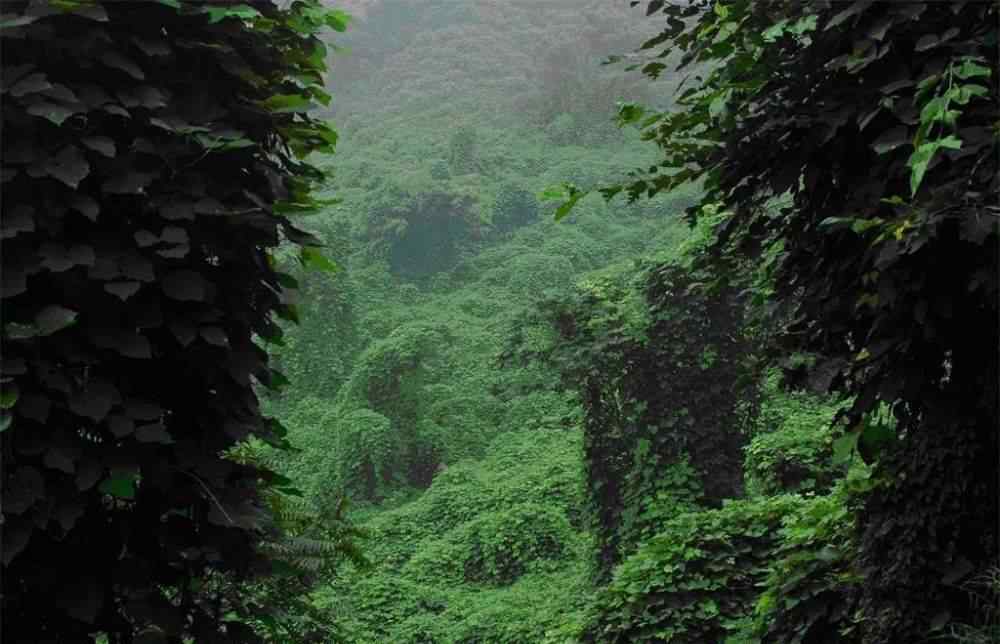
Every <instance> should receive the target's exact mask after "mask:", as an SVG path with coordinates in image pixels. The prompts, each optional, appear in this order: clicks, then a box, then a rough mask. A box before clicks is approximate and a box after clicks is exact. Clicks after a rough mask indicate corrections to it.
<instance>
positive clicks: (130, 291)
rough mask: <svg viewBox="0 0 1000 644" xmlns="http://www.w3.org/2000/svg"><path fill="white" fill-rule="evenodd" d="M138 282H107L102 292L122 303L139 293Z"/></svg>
mask: <svg viewBox="0 0 1000 644" xmlns="http://www.w3.org/2000/svg"><path fill="white" fill-rule="evenodd" d="M140 286H141V284H140V283H139V282H132V281H129V282H108V283H107V284H105V285H104V290H105V291H107V292H108V293H111V294H112V295H114V296H116V297H117V298H118V299H120V300H121V301H122V302H124V301H125V300H127V299H128V298H130V297H132V296H133V295H135V294H136V293H138V292H139V287H140Z"/></svg>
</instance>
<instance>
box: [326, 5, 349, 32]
mask: <svg viewBox="0 0 1000 644" xmlns="http://www.w3.org/2000/svg"><path fill="white" fill-rule="evenodd" d="M324 17H325V22H326V26H327V27H329V28H331V29H333V30H334V31H340V32H343V31H347V25H348V23H350V21H351V16H350V14H347V13H345V12H343V11H341V10H339V9H330V10H328V11H326V12H324Z"/></svg>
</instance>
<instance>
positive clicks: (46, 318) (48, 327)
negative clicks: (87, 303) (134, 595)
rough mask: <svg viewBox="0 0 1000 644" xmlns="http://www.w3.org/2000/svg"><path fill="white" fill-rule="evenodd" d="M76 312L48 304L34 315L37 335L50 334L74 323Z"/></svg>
mask: <svg viewBox="0 0 1000 644" xmlns="http://www.w3.org/2000/svg"><path fill="white" fill-rule="evenodd" d="M76 318H77V313H76V311H71V310H70V309H67V308H65V307H62V306H58V305H55V304H53V305H50V306H47V307H45V308H44V309H42V310H41V311H39V313H38V314H37V315H36V316H35V327H36V328H37V329H38V335H42V336H46V335H52V334H53V333H56V332H57V331H61V330H62V329H65V328H67V327H69V326H72V325H73V324H75V323H76Z"/></svg>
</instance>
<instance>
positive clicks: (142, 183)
mask: <svg viewBox="0 0 1000 644" xmlns="http://www.w3.org/2000/svg"><path fill="white" fill-rule="evenodd" d="M157 176H158V175H157V174H156V173H144V172H139V171H137V170H132V169H129V170H125V171H122V172H120V173H118V174H117V175H116V176H114V177H113V178H111V179H108V180H107V181H105V182H104V183H103V184H101V190H102V191H104V192H107V193H111V194H122V195H136V194H143V193H144V192H145V191H146V187H147V186H149V184H151V183H152V182H153V179H155V178H156V177H157Z"/></svg>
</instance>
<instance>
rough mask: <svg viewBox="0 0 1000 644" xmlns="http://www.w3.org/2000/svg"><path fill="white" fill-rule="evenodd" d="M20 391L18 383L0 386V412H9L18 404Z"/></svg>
mask: <svg viewBox="0 0 1000 644" xmlns="http://www.w3.org/2000/svg"><path fill="white" fill-rule="evenodd" d="M19 394H20V390H19V389H18V387H17V384H16V383H13V382H11V383H5V384H2V385H0V410H8V409H10V408H11V407H13V406H14V404H15V403H17V398H18V395H19Z"/></svg>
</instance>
